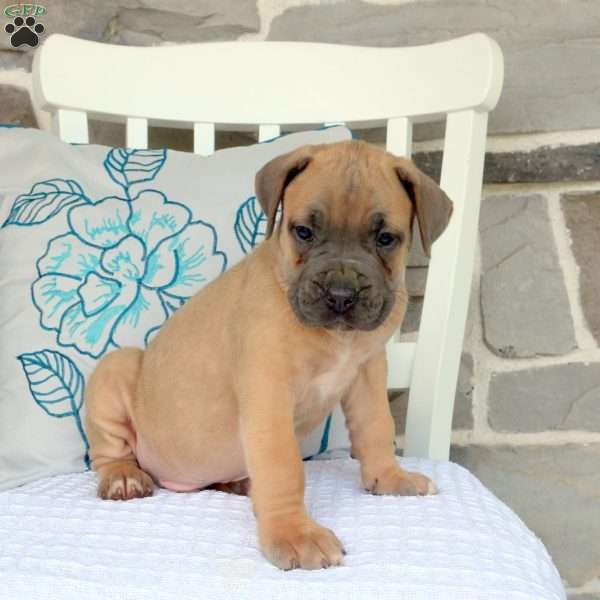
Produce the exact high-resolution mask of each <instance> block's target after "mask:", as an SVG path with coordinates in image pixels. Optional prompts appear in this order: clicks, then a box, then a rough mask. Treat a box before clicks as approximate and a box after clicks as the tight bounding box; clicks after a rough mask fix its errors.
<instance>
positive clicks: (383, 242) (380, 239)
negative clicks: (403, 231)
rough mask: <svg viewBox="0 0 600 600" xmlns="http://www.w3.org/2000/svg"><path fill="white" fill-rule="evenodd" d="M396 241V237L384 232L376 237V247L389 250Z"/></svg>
mask: <svg viewBox="0 0 600 600" xmlns="http://www.w3.org/2000/svg"><path fill="white" fill-rule="evenodd" d="M396 241H397V240H396V237H395V236H394V235H392V234H391V233H388V232H387V231H384V232H382V233H380V234H379V235H378V236H377V245H378V246H379V247H380V248H391V247H392V246H393V245H394V244H395V243H396Z"/></svg>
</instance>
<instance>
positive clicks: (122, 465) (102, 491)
mask: <svg viewBox="0 0 600 600" xmlns="http://www.w3.org/2000/svg"><path fill="white" fill-rule="evenodd" d="M99 475H100V483H99V484H98V496H100V498H102V499H103V500H131V499H132V498H143V497H144V496H152V492H153V490H154V483H153V482H152V479H151V477H150V476H149V475H148V474H147V473H145V472H144V471H142V470H141V469H140V468H139V467H138V466H137V465H136V464H134V463H132V462H118V463H114V464H109V465H106V466H104V467H102V469H101V470H100V471H99Z"/></svg>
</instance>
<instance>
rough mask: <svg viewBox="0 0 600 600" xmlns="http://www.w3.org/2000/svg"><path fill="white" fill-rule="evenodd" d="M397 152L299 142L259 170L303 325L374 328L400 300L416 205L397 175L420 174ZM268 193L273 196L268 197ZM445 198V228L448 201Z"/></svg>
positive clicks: (265, 204) (292, 297)
mask: <svg viewBox="0 0 600 600" xmlns="http://www.w3.org/2000/svg"><path fill="white" fill-rule="evenodd" d="M398 161H402V159H398V158H396V157H393V156H392V155H390V154H387V153H385V152H383V151H381V150H379V149H377V148H375V147H372V146H369V145H368V144H365V143H361V142H349V143H341V144H329V145H324V146H312V147H304V148H301V149H299V150H298V151H296V152H294V153H291V154H289V155H285V156H284V157H280V158H278V159H275V161H272V162H271V163H269V164H268V165H267V166H266V167H264V169H263V170H262V171H261V172H260V173H259V174H258V176H257V192H258V196H259V199H260V200H261V203H262V204H263V208H264V209H265V212H267V215H268V216H269V218H270V219H269V220H270V223H269V228H270V229H272V228H273V226H274V221H275V212H276V210H277V206H278V205H279V203H280V202H282V203H283V215H282V217H281V219H280V222H279V226H278V229H277V232H276V234H277V236H278V243H279V247H280V250H281V254H280V257H281V272H282V273H283V276H284V280H285V287H286V290H287V294H288V299H289V302H290V304H291V306H292V308H293V310H294V312H295V314H296V316H297V317H298V319H299V320H300V321H301V322H302V323H304V324H305V325H307V326H313V327H325V328H334V329H342V330H365V331H368V330H372V329H375V328H377V327H378V326H379V325H380V324H381V323H383V322H384V321H385V319H386V318H387V316H388V315H389V314H390V311H391V310H392V308H393V306H394V303H395V302H396V298H397V297H401V298H402V299H403V300H404V299H405V296H404V294H398V292H399V291H404V271H405V267H406V260H407V256H408V250H409V247H410V243H411V227H412V222H413V216H414V215H415V214H416V212H417V210H416V198H413V197H411V193H413V194H414V191H415V190H414V187H415V184H414V183H410V182H405V183H404V184H403V182H402V179H401V177H400V175H399V172H398V168H399V167H403V168H404V169H406V168H408V169H410V170H414V172H413V173H412V174H413V175H414V176H415V177H417V178H418V177H421V176H422V177H424V176H423V175H422V174H420V173H419V172H418V171H417V170H416V168H415V167H414V166H413V165H412V163H410V162H409V161H402V163H401V164H400V163H398ZM282 174H283V180H281V177H282ZM276 181H278V182H279V183H278V184H277V183H276ZM431 183H432V184H433V182H431ZM417 184H420V182H419V181H417ZM433 185H434V186H435V184H433ZM273 186H274V188H273ZM279 186H281V187H279ZM407 187H409V188H410V189H407ZM435 189H437V190H439V188H437V186H435ZM269 194H271V195H272V194H275V197H276V198H277V199H276V200H271V202H270V203H269V201H268V198H269V197H270V196H269ZM439 194H440V197H442V196H443V193H442V192H441V190H439ZM271 197H272V196H271ZM443 198H444V200H443V202H442V204H441V208H440V210H442V209H443V210H445V211H446V213H447V214H446V216H445V217H444V219H445V220H444V225H443V227H445V223H446V222H447V219H448V217H449V213H450V210H451V205H450V203H449V201H448V200H447V198H445V196H444V197H443ZM273 206H275V211H274V212H272V214H271V212H270V211H273ZM271 217H272V220H271ZM419 222H421V220H419ZM440 233H441V231H440ZM438 235H439V234H438Z"/></svg>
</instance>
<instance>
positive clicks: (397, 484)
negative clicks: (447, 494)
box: [364, 466, 437, 496]
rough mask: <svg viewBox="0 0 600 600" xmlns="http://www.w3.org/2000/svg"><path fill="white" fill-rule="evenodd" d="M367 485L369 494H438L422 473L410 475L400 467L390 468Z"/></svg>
mask: <svg viewBox="0 0 600 600" xmlns="http://www.w3.org/2000/svg"><path fill="white" fill-rule="evenodd" d="M364 483H365V489H366V490H367V492H371V493H372V494H377V495H392V496H428V495H430V494H437V488H436V487H435V484H434V483H433V481H431V479H429V478H428V477H425V475H421V474H420V473H410V472H409V471H405V470H404V469H401V468H400V467H398V466H395V467H390V468H388V469H386V470H384V471H382V472H381V473H379V474H378V475H377V476H373V477H371V478H369V479H368V480H367V481H365V482H364Z"/></svg>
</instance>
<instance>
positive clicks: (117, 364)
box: [85, 348, 154, 500]
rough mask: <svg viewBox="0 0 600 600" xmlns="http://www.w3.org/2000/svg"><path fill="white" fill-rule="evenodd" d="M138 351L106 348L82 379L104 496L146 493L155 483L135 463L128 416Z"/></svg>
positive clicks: (133, 436)
mask: <svg viewBox="0 0 600 600" xmlns="http://www.w3.org/2000/svg"><path fill="white" fill-rule="evenodd" d="M142 355H143V352H142V350H138V349H136V348H124V349H122V350H116V351H115V352H111V353H110V354H108V355H107V356H106V357H105V358H103V359H102V360H101V361H100V363H99V364H98V366H97V367H96V370H95V371H94V373H93V374H92V376H91V377H90V380H89V382H88V385H87V389H86V393H85V403H86V407H87V415H86V429H87V433H88V438H89V441H90V458H91V459H92V469H93V470H94V471H96V472H97V473H98V475H99V477H100V483H99V485H98V495H99V496H100V497H101V498H103V499H105V500H129V499H131V498H141V497H143V496H150V495H152V491H153V488H154V485H153V482H152V479H151V478H150V476H149V475H148V474H147V473H145V472H144V471H142V470H141V469H140V468H139V466H138V464H137V461H136V458H135V454H134V448H135V440H136V433H135V431H134V428H133V423H132V422H131V408H132V404H133V401H134V395H135V391H136V386H137V381H138V377H139V374H140V368H141V363H142Z"/></svg>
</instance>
